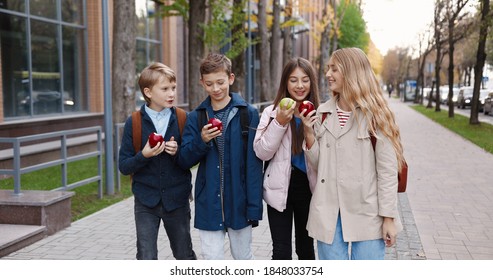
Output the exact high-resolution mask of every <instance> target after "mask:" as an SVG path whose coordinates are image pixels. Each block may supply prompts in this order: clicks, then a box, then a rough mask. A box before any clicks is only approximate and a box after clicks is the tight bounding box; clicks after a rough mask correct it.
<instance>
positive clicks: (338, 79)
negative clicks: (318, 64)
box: [325, 58, 344, 93]
mask: <svg viewBox="0 0 493 280" xmlns="http://www.w3.org/2000/svg"><path fill="white" fill-rule="evenodd" d="M325 77H326V78H327V81H328V82H329V88H330V90H331V91H332V92H334V93H341V92H342V85H343V83H344V77H343V76H342V74H341V72H340V71H339V68H338V67H337V65H336V64H335V63H334V60H333V59H332V58H331V59H330V60H329V70H328V71H327V73H326V74H325Z"/></svg>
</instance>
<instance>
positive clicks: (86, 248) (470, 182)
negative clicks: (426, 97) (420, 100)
mask: <svg viewBox="0 0 493 280" xmlns="http://www.w3.org/2000/svg"><path fill="white" fill-rule="evenodd" d="M408 105H409V104H404V103H401V102H399V101H398V100H395V99H392V100H390V106H391V108H392V109H393V111H394V112H395V114H396V117H397V121H398V124H399V126H400V129H401V134H402V140H403V144H404V149H405V151H404V153H405V157H406V160H407V162H408V164H409V176H408V189H407V193H404V194H399V202H400V212H401V217H402V219H403V223H404V226H405V230H404V231H403V232H401V233H400V234H399V236H398V240H397V245H396V246H394V247H392V248H388V249H387V253H386V259H393V260H395V259H398V260H401V259H406V260H414V259H448V260H451V259H462V260H465V259H490V260H491V259H493V181H492V176H491V171H492V170H493V155H492V154H489V153H486V152H485V151H483V150H481V149H480V148H478V147H477V146H475V145H474V144H472V143H470V142H469V141H467V140H464V139H463V138H461V137H460V136H457V135H456V134H454V133H452V132H450V131H448V130H446V129H444V128H442V127H441V126H440V125H438V124H436V123H434V122H432V121H430V120H429V119H427V118H426V117H424V116H422V115H421V114H419V113H417V112H415V111H414V110H413V109H411V108H409V106H408ZM192 206H193V205H192ZM192 211H193V208H192ZM265 212H266V211H264V213H265ZM192 217H193V215H192ZM192 219H193V218H192ZM253 233H254V236H253V250H254V255H255V257H256V259H260V260H268V259H270V258H271V250H272V243H271V240H270V231H269V228H268V222H267V217H266V214H264V219H263V221H261V222H260V225H259V227H257V228H255V229H254V231H253ZM192 241H193V244H194V250H195V252H196V253H197V255H198V256H199V258H200V253H201V252H200V240H199V237H198V232H197V230H195V229H193V230H192ZM158 244H159V258H160V259H174V258H173V256H172V254H171V249H170V247H169V243H168V240H167V237H166V234H165V233H164V229H161V231H160V238H159V241H158ZM293 247H294V246H293ZM225 250H226V251H227V254H226V255H227V256H228V259H231V256H230V254H229V249H228V243H227V242H226V244H225ZM135 253H136V249H135V225H134V216H133V198H130V199H127V200H125V201H122V202H120V203H118V204H115V205H112V206H110V207H108V208H106V209H104V210H102V211H99V212H97V213H95V214H93V215H91V216H88V217H86V218H84V219H81V220H79V221H77V222H74V223H72V226H71V227H69V228H67V229H65V230H63V231H60V232H58V233H56V234H55V235H53V236H49V237H47V238H45V239H43V240H41V241H38V242H36V243H35V244H32V245H30V246H28V247H26V248H23V249H21V250H19V251H16V252H14V253H12V254H10V255H8V256H6V257H4V258H3V259H6V260H13V259H50V260H58V259H84V260H91V259H115V260H124V259H135ZM293 258H294V259H295V258H296V255H295V254H294V253H293Z"/></svg>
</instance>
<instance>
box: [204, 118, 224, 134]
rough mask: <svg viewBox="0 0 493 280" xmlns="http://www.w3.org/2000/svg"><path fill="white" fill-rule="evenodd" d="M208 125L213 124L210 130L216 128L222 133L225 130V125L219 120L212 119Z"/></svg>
mask: <svg viewBox="0 0 493 280" xmlns="http://www.w3.org/2000/svg"><path fill="white" fill-rule="evenodd" d="M207 123H208V124H211V127H210V128H214V127H216V128H217V129H218V130H219V131H222V130H223V123H222V122H221V120H219V119H216V118H212V119H210V120H209V121H208V122H207Z"/></svg>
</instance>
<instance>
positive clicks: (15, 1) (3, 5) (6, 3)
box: [0, 0, 26, 13]
mask: <svg viewBox="0 0 493 280" xmlns="http://www.w3.org/2000/svg"><path fill="white" fill-rule="evenodd" d="M0 9H6V10H11V11H16V12H22V13H24V12H25V9H26V4H25V3H24V1H20V0H3V1H0Z"/></svg>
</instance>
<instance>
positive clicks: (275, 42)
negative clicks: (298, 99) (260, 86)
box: [270, 0, 283, 100]
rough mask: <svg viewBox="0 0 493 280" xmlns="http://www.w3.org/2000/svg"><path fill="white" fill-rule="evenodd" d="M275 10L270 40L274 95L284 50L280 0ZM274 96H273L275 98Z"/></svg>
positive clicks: (276, 2) (271, 89) (275, 3)
mask: <svg viewBox="0 0 493 280" xmlns="http://www.w3.org/2000/svg"><path fill="white" fill-rule="evenodd" d="M273 8H274V10H273V13H274V14H273V17H274V21H273V23H272V31H271V33H272V37H271V42H270V55H271V58H270V78H271V81H272V82H271V83H270V86H271V88H270V92H271V94H273V96H275V95H276V93H277V87H278V85H279V82H280V80H281V72H282V67H283V65H281V63H282V61H281V59H282V52H280V50H281V36H282V34H281V4H280V1H279V0H274V7H273ZM273 99H274V98H272V100H273Z"/></svg>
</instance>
